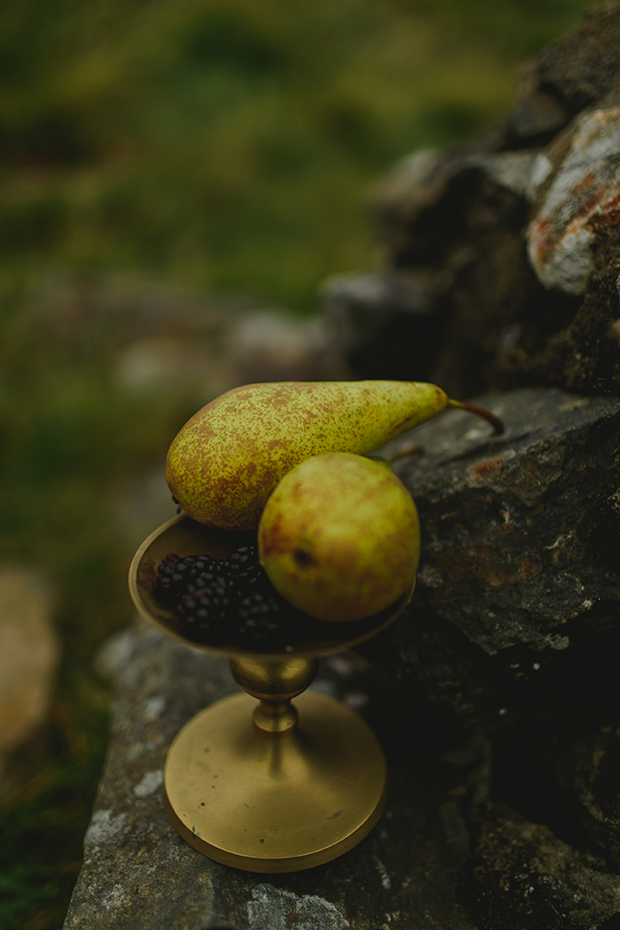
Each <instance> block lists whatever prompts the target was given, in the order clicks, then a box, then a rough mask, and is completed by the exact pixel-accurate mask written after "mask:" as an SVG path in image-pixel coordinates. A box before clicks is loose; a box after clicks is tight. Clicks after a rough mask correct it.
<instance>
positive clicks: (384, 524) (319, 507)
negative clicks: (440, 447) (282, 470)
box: [258, 452, 420, 622]
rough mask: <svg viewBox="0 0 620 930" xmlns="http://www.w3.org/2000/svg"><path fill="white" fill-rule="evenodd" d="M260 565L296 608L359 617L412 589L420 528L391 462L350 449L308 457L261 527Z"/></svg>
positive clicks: (323, 615) (284, 483)
mask: <svg viewBox="0 0 620 930" xmlns="http://www.w3.org/2000/svg"><path fill="white" fill-rule="evenodd" d="M258 546H259V555H260V561H261V564H262V566H263V568H264V569H265V571H266V573H267V575H268V577H269V579H270V581H271V583H272V584H273V586H274V587H275V588H276V589H277V590H278V591H279V592H280V594H281V595H282V596H283V597H285V598H286V600H288V601H289V602H290V603H291V604H294V606H295V607H298V608H299V609H300V610H303V611H304V612H305V613H307V614H310V615H311V616H313V617H316V618H318V619H320V620H327V621H331V622H340V621H350V620H359V619H361V618H363V617H368V616H370V615H372V614H375V613H378V612H379V611H381V610H383V609H384V608H386V607H389V606H390V604H392V603H394V601H396V600H397V599H398V598H399V597H400V596H401V595H403V594H405V593H406V592H408V591H410V590H412V588H413V584H414V581H415V576H416V572H417V567H418V561H419V555H420V523H419V519H418V512H417V509H416V506H415V503H414V501H413V498H412V497H411V494H410V493H409V491H408V490H407V489H406V487H405V486H404V485H403V483H402V482H401V481H400V479H399V478H398V477H397V476H396V475H395V474H394V472H393V471H392V469H391V468H390V466H389V465H387V463H382V462H379V461H376V460H374V459H370V458H365V457H364V456H361V455H356V454H353V453H347V452H337V453H330V454H327V455H318V456H314V457H313V458H309V459H306V461H304V462H302V463H301V464H300V465H298V466H297V467H295V468H293V469H292V470H291V471H290V472H288V474H287V475H285V477H284V478H283V479H282V480H281V481H280V483H279V484H278V486H277V487H276V489H275V491H274V492H273V493H272V494H271V496H270V498H269V500H268V501H267V505H266V506H265V509H264V511H263V514H262V517H261V520H260V523H259V527H258Z"/></svg>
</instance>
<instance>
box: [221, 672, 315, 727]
mask: <svg viewBox="0 0 620 930" xmlns="http://www.w3.org/2000/svg"><path fill="white" fill-rule="evenodd" d="M229 664H230V671H231V672H232V676H233V678H234V679H235V681H236V682H237V684H238V685H239V687H240V688H243V690H244V691H245V692H246V693H247V694H250V695H251V696H252V697H254V698H257V699H258V700H259V701H260V704H259V705H258V707H257V708H256V710H255V711H254V714H253V715H252V721H253V723H254V726H255V727H256V729H257V730H258V731H259V732H260V733H263V734H264V735H265V736H272V737H273V736H276V737H278V736H284V734H285V733H288V732H289V731H290V730H292V729H293V728H294V727H296V726H297V721H298V719H299V715H298V713H297V708H296V707H294V706H293V705H292V704H291V701H292V699H293V698H295V697H298V696H299V695H300V694H301V693H302V692H303V691H305V690H306V688H307V687H308V686H309V685H310V684H312V682H313V681H314V678H315V676H316V673H317V669H318V667H319V660H318V659H306V658H295V659H292V658H291V659H288V660H287V659H283V660H278V659H261V658H257V657H256V658H246V657H243V658H236V659H231V660H230V663H229Z"/></svg>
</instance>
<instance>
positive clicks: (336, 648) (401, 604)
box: [128, 513, 415, 661]
mask: <svg viewBox="0 0 620 930" xmlns="http://www.w3.org/2000/svg"><path fill="white" fill-rule="evenodd" d="M185 521H189V522H190V523H191V525H192V526H193V527H195V528H196V531H197V532H198V533H200V532H201V531H204V533H205V535H206V534H210V535H215V536H218V535H221V538H222V543H225V541H226V537H228V541H229V542H230V541H231V537H233V536H236V537H237V539H241V538H242V537H246V538H248V539H249V538H251V537H252V535H253V534H252V533H251V532H246V533H242V532H241V531H239V532H235V531H230V530H217V529H214V528H212V527H206V526H203V525H202V524H200V523H196V521H194V520H192V519H191V518H190V517H188V516H187V514H184V513H182V514H179V515H178V516H175V517H172V518H171V519H170V520H167V521H166V522H165V523H163V524H162V525H161V526H159V527H158V528H157V529H156V530H154V531H153V532H152V533H151V534H150V535H149V536H147V538H146V539H145V540H144V542H143V543H142V545H141V546H140V547H139V548H138V550H137V552H136V554H135V555H134V557H133V559H132V561H131V565H130V567H129V579H128V580H129V593H130V595H131V599H132V601H133V603H134V606H135V607H136V609H137V611H138V613H139V614H140V615H141V616H142V617H144V618H145V619H146V620H148V621H149V622H150V623H152V624H153V625H154V626H155V627H157V628H158V629H159V630H161V631H162V632H163V633H165V634H166V635H167V636H170V637H171V638H172V639H174V640H176V641H177V642H180V643H182V644H183V645H185V646H192V647H193V648H195V649H199V650H201V651H203V652H207V653H209V654H210V655H215V656H220V657H222V658H229V657H230V656H236V657H240V658H241V657H243V658H258V657H260V658H261V659H264V660H276V661H281V660H282V659H288V660H290V659H291V658H293V657H295V656H298V657H299V656H307V657H310V656H312V657H314V656H323V655H331V654H333V653H336V652H342V651H343V650H345V649H351V648H352V647H353V646H357V645H359V644H360V643H362V642H364V641H365V640H367V639H370V638H372V637H373V636H376V635H377V634H378V633H380V632H381V631H382V630H384V629H386V628H387V627H388V626H389V625H390V624H391V623H392V622H393V621H394V620H395V619H396V617H397V616H398V615H399V614H400V613H401V612H402V611H403V610H404V609H405V607H406V606H407V605H408V604H409V602H410V601H411V598H412V596H413V591H414V588H415V578H414V580H413V583H412V584H411V587H410V588H409V590H407V591H406V592H405V593H404V594H402V595H401V596H400V597H399V598H398V599H397V600H396V601H394V603H393V604H391V605H389V606H388V607H387V608H385V609H384V610H382V611H380V612H379V613H377V614H374V615H372V616H371V617H365V618H363V620H355V621H346V622H344V621H343V622H341V623H328V622H327V621H320V620H316V619H315V618H312V617H310V618H309V619H310V620H312V621H313V622H314V623H315V624H318V625H321V628H322V629H323V630H324V631H325V632H326V633H327V632H328V631H329V632H331V631H332V630H333V631H334V632H336V631H338V630H340V629H341V628H342V632H343V633H344V630H345V629H351V624H355V625H356V633H354V634H353V635H350V636H343V635H341V636H339V637H337V636H334V637H333V638H330V637H328V638H327V639H326V641H325V642H324V643H323V644H322V645H321V643H318V644H317V643H314V645H313V646H309V647H308V648H299V649H298V648H295V649H294V651H292V652H289V651H284V650H283V651H278V652H272V653H269V652H262V651H259V650H251V649H242V648H239V647H237V646H232V645H211V644H209V643H204V642H196V641H195V640H193V639H190V638H189V637H186V636H183V635H182V634H181V633H178V632H177V631H176V630H174V629H171V628H170V627H169V626H168V625H167V624H166V623H165V622H164V617H165V616H166V615H167V616H169V617H173V616H174V615H173V614H172V612H171V611H169V610H167V609H166V608H165V607H163V606H161V607H160V608H159V609H158V612H157V613H155V612H154V610H153V609H152V606H151V603H150V601H152V602H153V603H155V598H154V597H152V593H151V592H152V585H151V588H150V589H147V587H146V585H145V584H144V583H141V581H140V574H141V572H140V569H141V568H143V567H144V566H145V557H146V554H147V552H148V550H149V549H150V548H151V546H152V545H153V543H155V542H156V541H158V540H160V539H161V538H162V537H163V536H164V535H165V534H166V533H168V532H169V531H170V530H171V529H173V528H174V527H175V526H178V525H180V524H182V523H183V522H185ZM208 548H209V547H208V546H207V547H205V548H203V549H202V550H201V552H196V553H190V552H185V553H183V555H190V554H196V555H201V554H202V553H203V552H207V551H208ZM210 548H212V549H213V548H215V547H214V546H213V545H211V547H210ZM226 548H228V550H229V551H232V550H231V549H230V547H229V546H228V547H227V546H226V545H225V544H224V545H222V546H221V547H220V549H221V550H224V549H226ZM149 564H151V565H154V564H155V563H149ZM145 591H146V595H145ZM307 616H308V615H307ZM373 620H374V623H373Z"/></svg>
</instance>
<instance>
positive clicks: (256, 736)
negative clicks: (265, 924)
mask: <svg viewBox="0 0 620 930" xmlns="http://www.w3.org/2000/svg"><path fill="white" fill-rule="evenodd" d="M295 706H296V707H297V708H298V710H299V725H298V726H297V727H296V728H295V729H292V730H290V731H288V732H287V733H284V734H282V735H279V736H270V735H267V734H266V733H264V732H261V731H260V730H258V729H257V728H256V727H255V726H254V724H253V723H252V711H253V710H254V708H255V707H256V701H255V700H253V699H252V698H251V697H249V696H248V695H246V694H239V695H234V696H233V697H228V698H224V699H223V700H221V701H218V702H217V703H215V704H212V705H211V706H210V707H208V708H207V709H206V710H204V711H202V712H201V713H199V714H197V715H196V717H194V718H193V719H192V720H190V722H189V723H188V724H186V726H185V727H183V729H182V730H181V731H180V733H179V734H178V735H177V737H176V738H175V740H174V742H173V743H172V745H171V747H170V750H169V752H168V758H167V760H166V768H165V774H164V784H165V795H166V808H167V810H168V814H169V816H170V819H171V821H172V823H173V824H174V826H175V827H176V829H177V830H178V832H179V833H180V834H181V836H182V837H183V839H185V840H186V841H187V842H188V843H189V844H190V845H191V846H193V847H194V849H197V850H198V851H199V852H201V853H204V855H205V856H208V857H209V858H210V859H214V860H215V861H216V862H221V863H223V864H224V865H229V866H234V867H235V868H238V869H245V870H246V871H250V872H294V871H299V870H301V869H309V868H312V867H313V866H316V865H321V864H323V863H325V862H329V861H331V860H332V859H335V858H337V857H338V856H340V855H342V853H345V852H347V851H348V850H349V849H351V848H352V847H353V846H355V845H356V844H357V843H359V841H360V840H362V839H363V838H364V837H365V836H366V835H367V834H368V833H369V832H370V830H371V829H372V828H373V826H374V825H375V824H376V822H377V821H378V819H379V817H380V816H381V813H382V812H383V809H384V807H385V800H386V794H387V791H386V781H387V773H386V764H385V759H384V756H383V752H382V750H381V747H380V746H379V743H378V742H377V740H376V738H375V736H374V734H373V733H372V731H371V730H370V729H369V728H368V727H367V725H366V724H365V723H364V721H363V720H362V719H361V717H359V716H358V714H356V713H355V711H353V710H351V709H350V708H349V707H347V706H346V705H345V704H341V703H339V702H338V701H334V700H332V699H331V698H328V697H325V696H324V695H321V694H315V693H313V692H306V693H304V694H302V695H300V697H299V698H297V699H296V700H295Z"/></svg>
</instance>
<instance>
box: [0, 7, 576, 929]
mask: <svg viewBox="0 0 620 930" xmlns="http://www.w3.org/2000/svg"><path fill="white" fill-rule="evenodd" d="M585 6H586V4H585V3H582V2H577V0H538V2H536V3H534V2H533V0H504V2H502V3H499V4H498V3H496V2H491V0H475V2H472V0H434V2H431V0H383V2H378V0H339V2H338V3H334V2H333V0H286V2H284V0H261V2H260V3H259V4H257V3H252V2H250V0H161V2H159V3H154V2H144V0H123V2H122V3H121V2H120V0H91V2H89V3H86V2H84V0H56V2H55V3H53V4H52V3H41V2H40V0H15V2H13V3H11V4H5V5H4V6H3V7H2V8H1V9H0V258H1V260H0V443H1V449H2V456H1V457H0V507H1V512H2V515H3V519H2V526H1V529H0V555H1V557H2V559H3V560H4V561H6V560H16V559H17V560H19V561H22V562H25V563H26V564H29V565H32V566H33V567H36V568H41V569H43V570H45V571H46V572H48V573H49V574H50V576H51V577H52V578H53V579H54V582H55V584H56V586H57V589H58V607H57V610H56V615H55V620H56V623H57V626H58V629H59V631H60V634H61V637H62V643H63V659H62V665H61V669H60V672H59V676H58V685H57V689H56V693H55V697H54V701H53V706H52V711H51V716H50V720H49V722H48V723H47V724H46V725H45V726H43V727H41V728H40V730H39V732H38V733H37V734H35V736H34V737H33V738H32V739H30V740H29V741H28V742H27V743H26V744H25V745H24V746H23V747H22V748H21V749H20V750H19V751H18V752H16V753H15V754H14V756H13V759H12V761H11V763H10V765H9V768H8V772H7V776H6V779H5V787H4V789H3V794H2V796H1V798H0V822H1V823H2V833H3V844H2V850H1V852H0V926H1V927H6V928H7V930H12V928H18V927H19V928H30V930H53V928H58V927H60V926H61V925H62V920H63V917H64V914H65V912H66V908H67V906H68V900H69V895H70V892H71V888H72V886H73V883H74V881H75V877H76V874H77V870H78V869H79V862H80V856H81V839H82V836H83V833H84V830H85V828H86V825H87V822H88V817H89V811H90V806H91V804H92V800H93V797H94V791H95V788H96V783H97V779H98V775H99V772H100V767H101V764H102V759H103V753H104V749H105V742H106V728H107V707H108V692H107V686H106V685H105V684H104V683H103V682H101V681H99V680H98V679H97V678H96V676H95V675H94V673H93V672H92V661H93V655H94V653H95V650H96V649H97V647H98V645H99V644H100V643H101V642H102V641H103V640H104V639H105V637H106V636H108V635H109V634H110V633H111V632H113V631H115V630H117V629H119V628H120V627H122V626H124V625H126V624H127V623H128V622H129V621H130V619H131V616H132V610H131V607H130V604H129V601H128V597H127V594H126V581H125V579H126V570H127V565H128V561H129V559H130V558H131V555H132V552H131V551H130V550H129V547H128V544H127V540H126V539H125V538H124V537H123V535H122V533H121V531H120V530H119V527H118V521H115V519H114V517H113V509H114V508H113V501H114V495H115V492H116V489H117V488H118V487H119V486H120V484H122V482H123V481H124V480H126V479H127V478H128V477H130V476H132V475H136V474H138V473H139V472H140V471H141V470H144V469H145V468H147V467H148V466H149V464H151V463H153V462H156V461H159V460H160V459H161V458H162V457H163V455H164V454H165V449H166V447H167V445H168V443H169V442H170V440H171V438H172V436H173V435H174V434H175V432H176V430H177V429H178V427H179V426H180V425H181V424H182V422H184V420H185V419H186V417H187V415H189V413H190V412H191V403H192V399H191V398H189V397H188V396H187V395H185V394H183V393H175V392H172V393H171V394H170V395H161V396H160V397H159V398H158V401H157V403H156V404H154V403H153V402H152V399H150V398H145V397H142V396H140V395H132V394H129V393H128V392H127V391H124V390H123V389H122V388H120V387H119V386H118V384H116V383H115V381H114V380H113V378H112V377H111V371H112V367H113V363H114V358H115V352H116V350H117V346H116V345H115V343H114V338H113V337H112V336H111V337H110V338H109V339H106V338H102V339H101V342H100V344H99V346H98V347H97V350H96V351H95V352H92V351H91V352H88V353H83V352H80V351H78V350H76V348H75V345H73V344H68V343H67V341H66V340H64V341H63V338H61V337H58V338H57V339H53V338H50V332H49V329H47V330H46V329H42V328H41V327H39V326H38V325H36V324H33V320H32V317H29V316H28V314H27V313H26V312H25V307H27V305H28V301H29V295H30V294H31V292H32V288H33V287H35V286H36V285H37V284H38V282H40V281H42V280H46V279H47V278H49V277H50V276H51V277H53V276H54V275H59V274H61V275H62V274H68V275H75V276H85V277H87V278H88V277H89V278H90V279H95V280H96V279H97V276H105V275H108V274H116V273H119V272H126V273H132V274H140V275H143V276H145V277H147V278H151V279H154V280H156V281H163V282H177V283H180V284H183V285H185V286H187V287H189V288H195V289H197V290H199V291H206V292H209V293H215V294H226V293H230V292H235V293H247V294H249V295H251V296H253V297H255V298H258V299H259V300H262V301H266V302H268V303H270V304H275V305H279V306H281V307H283V308H285V309H286V310H288V311H290V312H291V313H296V314H309V313H311V312H312V309H313V306H314V303H315V294H316V288H317V285H318V284H319V283H320V282H321V280H322V279H324V278H325V277H326V276H328V275H329V274H332V273H336V272H342V271H350V270H356V269H364V268H369V267H373V266H376V265H377V263H378V262H380V254H379V251H378V248H377V244H376V243H375V242H374V240H373V236H372V231H371V230H370V229H369V227H368V224H367V222H366V219H365V217H364V207H363V203H364V195H365V191H366V189H367V186H368V184H369V183H370V182H371V181H372V180H373V179H374V178H375V177H376V176H377V175H378V174H379V173H380V172H381V171H383V170H384V169H386V168H388V167H389V166H390V165H391V163H392V162H393V161H394V160H396V159H398V158H400V157H402V156H404V155H406V154H408V153H409V152H410V151H411V150H413V149H416V148H420V147H429V146H440V145H444V144H447V143H449V142H451V141H454V140H456V139H458V138H462V137H465V136H467V135H469V134H471V133H473V132H476V131H478V130H480V129H482V128H484V127H486V126H488V125H489V124H491V123H493V122H494V121H495V120H496V119H498V118H499V117H500V116H501V114H502V113H503V112H504V111H505V110H506V109H507V108H508V106H509V105H510V101H511V99H512V95H513V86H514V80H515V76H516V73H517V69H518V66H519V64H520V63H521V62H522V61H523V60H524V59H527V58H528V57H529V56H531V55H533V54H535V53H536V52H537V51H538V50H539V49H540V48H541V47H542V46H543V45H544V44H546V43H548V42H549V41H552V40H553V39H555V38H557V37H558V36H559V35H560V34H562V33H563V32H564V31H566V30H567V29H568V28H570V27H571V26H573V25H574V24H575V23H576V22H578V20H579V18H580V16H581V12H582V10H583V9H584V8H585ZM63 332H65V331H64V330H63ZM69 342H70V341H69Z"/></svg>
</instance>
